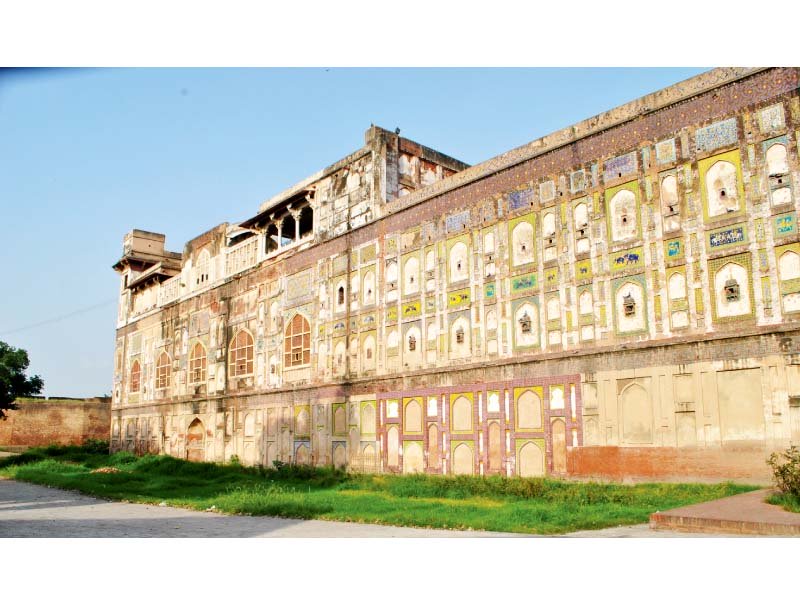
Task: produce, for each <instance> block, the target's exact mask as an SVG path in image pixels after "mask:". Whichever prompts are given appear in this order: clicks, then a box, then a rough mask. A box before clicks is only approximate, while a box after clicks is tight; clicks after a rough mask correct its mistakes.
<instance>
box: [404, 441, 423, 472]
mask: <svg viewBox="0 0 800 600" xmlns="http://www.w3.org/2000/svg"><path fill="white" fill-rule="evenodd" d="M424 470H425V458H424V454H423V451H422V442H408V443H406V444H405V446H404V447H403V473H422V472H423V471H424Z"/></svg>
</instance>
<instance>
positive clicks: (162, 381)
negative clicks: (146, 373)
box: [156, 352, 170, 390]
mask: <svg viewBox="0 0 800 600" xmlns="http://www.w3.org/2000/svg"><path fill="white" fill-rule="evenodd" d="M169 363H170V360H169V354H167V353H166V352H162V353H161V355H160V356H159V357H158V362H157V363H156V389H157V390H163V389H164V388H168V387H169Z"/></svg>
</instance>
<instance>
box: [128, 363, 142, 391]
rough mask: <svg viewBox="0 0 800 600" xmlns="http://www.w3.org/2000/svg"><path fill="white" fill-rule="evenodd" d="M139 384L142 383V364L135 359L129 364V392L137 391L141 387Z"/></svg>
mask: <svg viewBox="0 0 800 600" xmlns="http://www.w3.org/2000/svg"><path fill="white" fill-rule="evenodd" d="M141 385H142V366H141V365H140V364H139V361H138V360H135V361H133V364H132V365H131V382H130V391H131V393H136V392H138V391H139V390H140V389H141Z"/></svg>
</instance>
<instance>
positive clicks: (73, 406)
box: [0, 398, 111, 446]
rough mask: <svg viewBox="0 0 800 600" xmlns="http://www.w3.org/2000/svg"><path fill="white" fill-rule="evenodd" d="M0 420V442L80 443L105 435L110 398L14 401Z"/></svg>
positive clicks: (109, 411) (21, 444)
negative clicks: (15, 404)
mask: <svg viewBox="0 0 800 600" xmlns="http://www.w3.org/2000/svg"><path fill="white" fill-rule="evenodd" d="M17 404H18V405H19V407H20V408H19V410H10V411H8V412H7V413H6V414H7V417H8V418H7V419H6V420H5V421H0V446H42V445H47V444H81V443H83V442H84V441H85V440H87V439H89V438H94V439H102V440H107V439H109V430H110V427H111V400H110V399H103V398H88V399H85V400H73V399H69V400H32V399H24V400H20V401H18V402H17Z"/></svg>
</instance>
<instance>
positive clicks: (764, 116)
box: [758, 104, 786, 133]
mask: <svg viewBox="0 0 800 600" xmlns="http://www.w3.org/2000/svg"><path fill="white" fill-rule="evenodd" d="M758 125H759V127H760V129H761V131H762V132H763V133H770V132H773V131H778V130H780V129H783V128H784V127H786V117H785V115H784V112H783V105H782V104H773V105H772V106H768V107H767V108H765V109H764V110H762V111H761V112H760V113H758Z"/></svg>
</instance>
